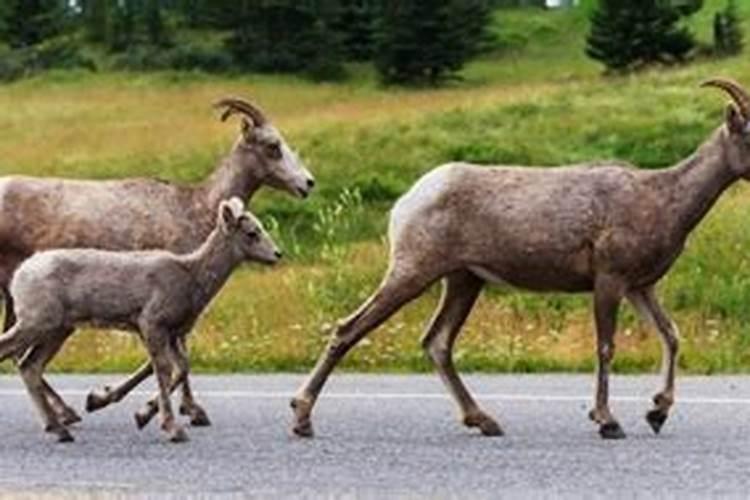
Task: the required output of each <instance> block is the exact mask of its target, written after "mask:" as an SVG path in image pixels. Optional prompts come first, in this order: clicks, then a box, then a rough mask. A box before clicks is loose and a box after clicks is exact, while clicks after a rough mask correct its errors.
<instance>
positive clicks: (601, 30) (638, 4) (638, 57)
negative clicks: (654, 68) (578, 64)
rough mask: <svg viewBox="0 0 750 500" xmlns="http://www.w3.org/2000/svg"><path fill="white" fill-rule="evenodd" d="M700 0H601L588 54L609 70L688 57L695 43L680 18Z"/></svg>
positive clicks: (588, 46)
mask: <svg viewBox="0 0 750 500" xmlns="http://www.w3.org/2000/svg"><path fill="white" fill-rule="evenodd" d="M701 5H702V3H701V2H696V1H695V0H693V1H690V2H686V1H683V2H679V3H670V2H668V1H665V0H600V1H599V5H598V7H597V8H596V10H595V11H594V13H593V15H592V18H591V30H590V32H589V34H588V36H587V39H586V42H587V45H586V54H587V55H588V56H589V57H591V58H593V59H596V60H597V61H600V62H601V63H603V64H604V65H605V66H606V67H607V68H608V69H609V70H615V71H623V70H630V69H636V68H639V67H642V66H645V65H648V64H651V63H655V62H660V63H666V64H669V63H674V62H680V61H683V60H685V58H686V57H687V55H688V54H689V52H690V51H691V50H692V49H693V47H694V46H695V41H694V39H693V36H692V34H691V33H690V31H688V29H687V28H685V27H683V26H680V25H679V21H680V18H681V17H683V16H684V15H689V14H691V13H693V12H695V11H696V9H699V8H700V7H701Z"/></svg>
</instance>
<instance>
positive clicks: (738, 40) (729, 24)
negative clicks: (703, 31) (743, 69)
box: [714, 0, 744, 56]
mask: <svg viewBox="0 0 750 500" xmlns="http://www.w3.org/2000/svg"><path fill="white" fill-rule="evenodd" d="M743 38H744V37H743V33H742V25H741V23H740V18H739V15H738V14H737V3H736V2H735V0H729V2H728V3H727V6H726V8H725V9H724V10H722V11H721V12H717V13H716V16H715V17H714V50H715V51H716V53H717V54H719V55H722V56H731V55H736V54H739V53H740V52H742V46H743V43H742V40H743Z"/></svg>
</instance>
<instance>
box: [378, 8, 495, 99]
mask: <svg viewBox="0 0 750 500" xmlns="http://www.w3.org/2000/svg"><path fill="white" fill-rule="evenodd" d="M382 3H383V8H382V9H383V10H382V12H381V14H380V16H379V20H378V29H377V43H376V56H375V64H376V66H377V69H378V71H379V73H380V76H381V79H382V80H383V81H384V82H385V83H397V84H408V83H411V84H414V83H416V84H429V85H435V84H437V83H439V82H441V81H443V80H445V79H447V78H451V77H454V76H455V74H456V72H458V71H459V70H460V69H461V68H462V67H463V65H464V64H465V63H466V62H467V61H468V60H469V59H470V58H472V57H474V56H475V55H476V54H477V53H478V51H479V49H480V47H481V42H482V40H483V39H484V33H485V28H486V26H487V24H488V23H489V15H490V9H489V6H488V4H487V2H485V1H483V0H467V1H460V0H449V1H445V0H442V1H441V0H425V1H416V0H412V1H399V0H385V1H384V2H382Z"/></svg>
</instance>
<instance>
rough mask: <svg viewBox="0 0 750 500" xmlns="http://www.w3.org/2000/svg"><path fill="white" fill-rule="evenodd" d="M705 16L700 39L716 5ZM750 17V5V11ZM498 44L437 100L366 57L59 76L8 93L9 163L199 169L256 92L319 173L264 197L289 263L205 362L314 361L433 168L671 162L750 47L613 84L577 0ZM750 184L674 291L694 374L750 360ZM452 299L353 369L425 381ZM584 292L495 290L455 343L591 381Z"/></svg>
mask: <svg viewBox="0 0 750 500" xmlns="http://www.w3.org/2000/svg"><path fill="white" fill-rule="evenodd" d="M707 4H708V5H707V7H706V9H707V11H706V13H704V14H702V15H701V16H699V17H698V18H696V19H694V20H692V21H691V23H692V24H693V25H694V27H695V29H696V30H697V31H698V33H700V34H701V37H702V39H703V40H704V41H706V40H707V38H706V34H707V33H709V30H708V26H710V20H711V16H710V15H709V14H710V12H708V11H709V10H711V9H714V8H715V6H716V5H721V4H723V2H721V1H713V0H712V1H709V2H707ZM744 12H745V14H750V9H747V8H745V9H744ZM495 29H496V31H497V33H498V36H499V37H500V40H501V44H500V47H499V48H498V50H497V51H495V52H493V53H491V54H488V55H486V56H484V57H483V58H481V59H480V60H478V61H476V62H474V63H472V64H470V65H469V66H468V67H467V69H466V70H465V73H464V76H465V80H464V81H463V82H461V83H457V84H454V85H451V86H449V87H448V88H444V89H438V90H426V89H422V90H397V89H383V88H380V87H378V86H377V84H376V83H375V81H374V77H373V74H372V72H371V70H370V69H368V68H366V67H363V66H357V67H354V68H353V70H354V71H355V72H356V76H355V78H353V79H352V80H351V81H348V82H344V83H338V84H326V85H315V84H312V83H310V82H307V81H305V80H302V79H298V78H294V77H281V76H258V75H250V76H244V77H233V78H216V77H209V76H205V75H200V74H180V73H161V74H117V73H102V74H93V75H90V74H85V73H52V74H47V75H44V76H41V77H37V78H34V79H31V80H27V81H22V82H18V83H15V84H12V85H9V86H4V87H0V109H3V113H2V115H0V132H1V133H0V174H8V173H27V174H31V175H45V176H47V175H57V176H69V177H86V178H97V179H101V178H117V177H125V176H136V175H148V176H159V177H163V178H167V179H170V180H174V181H179V182H193V181H196V180H198V179H201V178H203V177H204V176H205V175H207V173H208V172H210V170H211V169H212V168H213V165H214V164H215V162H216V160H217V159H218V158H219V157H220V155H221V154H222V153H223V152H225V151H226V150H227V149H228V147H229V145H230V143H231V141H232V139H233V137H234V135H235V134H236V132H237V131H236V125H234V124H230V125H227V124H222V123H220V122H219V121H218V120H217V119H216V116H215V115H212V113H211V110H210V106H209V104H210V102H211V101H213V100H214V99H216V98H217V97H219V96H222V95H225V94H239V95H246V96H251V97H252V98H253V99H254V100H256V101H257V102H259V103H260V104H262V106H263V107H264V108H266V109H267V111H268V113H269V114H270V116H271V117H272V118H273V121H274V122H275V123H276V124H277V125H278V126H279V127H280V128H281V129H282V130H284V132H285V134H286V135H287V138H288V140H289V142H290V143H292V144H293V145H294V146H295V147H296V148H298V149H299V150H300V152H301V154H302V156H303V157H304V159H305V161H306V162H307V163H308V164H309V166H310V168H311V170H312V171H313V172H314V173H315V175H316V177H317V178H318V181H319V189H318V190H317V192H316V193H315V195H314V196H312V197H311V198H310V200H309V201H306V202H304V203H302V202H299V201H296V200H292V199H290V198H289V197H287V196H285V195H283V194H278V193H273V192H270V191H264V192H262V193H260V194H259V195H258V197H257V198H256V199H255V200H254V201H253V209H254V210H255V211H256V212H258V213H259V214H260V215H261V216H262V217H263V218H264V219H265V220H266V221H267V222H268V223H269V226H270V227H272V229H273V232H274V234H275V235H276V237H277V239H278V240H279V242H280V243H281V244H282V246H283V247H284V248H285V249H286V252H287V254H288V255H289V259H287V262H286V263H285V264H283V265H282V266H279V267H278V268H276V269H273V270H268V269H262V268H258V267H252V266H251V267H248V268H245V269H243V270H241V271H240V272H238V273H237V274H236V275H235V276H234V277H233V278H232V280H231V281H230V283H229V284H228V286H227V287H226V289H225V290H224V291H223V292H222V293H221V295H220V296H219V298H218V299H217V301H216V302H215V303H214V304H213V306H212V307H211V308H210V310H209V311H208V313H207V314H206V315H205V317H204V318H203V320H202V321H201V322H200V324H199V325H198V327H197V329H196V332H195V333H194V335H193V338H192V341H191V342H192V358H193V365H194V367H195V368H196V369H197V370H202V371H223V370H238V371H239V370H242V371H247V370H255V371H261V370H263V371H266V370H270V371H273V370H285V371H306V370H307V369H309V368H310V367H311V365H312V364H313V363H314V360H315V358H316V357H317V355H318V353H319V352H320V350H321V349H322V348H323V346H324V345H325V342H326V340H327V334H328V332H329V331H330V329H331V326H332V325H333V324H335V322H336V320H337V319H338V318H341V317H344V316H346V315H347V314H349V313H350V312H351V311H352V310H353V309H355V308H356V307H357V306H358V305H359V304H360V303H361V301H363V300H364V299H365V298H366V297H367V295H368V294H369V293H371V292H372V291H373V290H374V289H375V287H376V286H377V284H378V282H379V280H380V278H381V276H382V273H383V271H384V269H385V266H386V264H387V262H386V255H387V249H386V246H385V242H384V240H383V236H384V234H385V226H386V223H387V213H388V209H389V207H390V205H391V204H392V203H393V201H394V200H395V199H396V198H397V197H398V196H399V195H400V194H401V193H402V192H404V191H405V190H406V189H407V188H408V187H409V186H410V185H411V184H412V183H413V182H414V181H415V180H416V179H417V178H418V177H419V176H420V175H422V174H424V173H425V172H427V171H428V170H430V169H431V168H433V167H434V166H436V165H438V164H440V163H443V162H447V161H452V160H465V161H474V162H481V163H516V164H528V165H540V166H543V165H557V164H564V163H575V162H579V161H585V160H591V159H602V158H619V159H622V160H627V161H630V162H633V163H636V164H638V165H639V166H641V167H643V168H661V167H664V166H667V165H670V164H672V163H674V162H676V161H677V160H679V159H680V158H682V157H684V156H685V155H687V154H689V153H690V152H691V151H693V150H694V149H695V148H696V147H697V146H698V145H699V144H700V142H701V141H702V140H703V139H704V138H705V137H706V136H707V135H708V133H709V132H710V131H711V130H712V129H713V128H714V127H716V126H718V125H719V123H720V120H721V117H722V113H723V106H724V103H725V101H726V99H725V98H724V97H722V96H721V95H720V94H718V93H716V92H714V91H707V90H701V89H698V87H697V84H698V83H699V82H700V81H702V80H703V79H705V78H707V77H709V76H713V75H717V74H721V75H729V76H733V77H735V78H737V79H739V80H741V81H745V82H750V66H748V65H747V63H746V62H745V59H744V56H743V57H740V58H734V59H725V60H718V61H703V62H698V63H695V64H692V65H689V66H684V67H680V68H673V69H669V70H666V69H664V70H659V71H657V70H653V71H648V72H645V73H642V74H639V75H634V76H629V77H619V78H604V77H602V76H601V75H600V73H601V68H599V67H598V66H597V65H596V64H594V63H593V62H591V61H589V60H587V59H586V58H585V57H584V56H583V54H582V48H583V43H584V42H583V39H584V34H585V29H586V17H585V14H584V13H583V12H582V11H559V12H544V11H535V10H511V11H501V12H498V13H497V16H496V19H495ZM748 221H750V190H748V188H747V187H746V186H737V187H735V188H733V189H731V190H730V191H729V192H728V193H727V194H726V195H725V196H724V197H723V198H722V200H721V201H720V202H719V204H718V205H717V206H716V207H715V209H714V210H713V211H712V212H711V214H710V215H709V217H708V218H707V219H706V220H705V221H704V223H703V224H702V225H701V226H700V227H699V228H698V230H697V231H696V232H695V234H694V236H693V237H692V238H691V240H690V242H689V245H688V248H687V249H686V251H685V254H684V255H683V257H682V258H681V259H680V260H679V261H678V263H677V264H676V266H675V268H674V269H673V271H672V272H671V273H670V275H669V276H668V278H667V279H665V280H664V282H663V284H662V285H661V287H660V294H661V295H662V297H663V298H664V301H665V303H666V305H667V307H668V308H669V309H670V310H671V311H672V312H673V313H674V317H675V319H676V321H677V323H678V324H679V325H680V327H681V330H682V334H683V337H684V349H683V355H682V358H681V367H682V369H683V370H684V371H689V372H694V373H712V372H716V371H748V369H750V349H747V347H748V344H750V308H748V307H746V304H749V303H750V269H748V267H749V265H748V259H747V257H746V253H747V252H750V222H748ZM437 295H438V290H437V289H435V290H431V291H430V292H429V293H427V294H426V295H425V297H423V298H421V299H419V300H417V301H416V302H415V303H414V304H413V305H410V306H409V307H407V308H405V309H404V310H403V311H402V312H400V313H399V314H397V315H396V316H395V317H394V318H392V320H391V321H389V322H388V323H387V324H386V325H384V326H383V327H382V328H381V329H380V330H379V331H378V332H377V333H376V334H374V335H372V336H371V337H369V338H368V339H367V340H366V341H365V342H363V344H362V345H361V347H358V348H357V349H356V350H354V351H353V352H352V353H351V355H350V356H349V357H348V358H347V360H346V361H345V363H344V365H345V367H346V368H347V369H351V370H372V371H380V370H389V371H425V370H428V369H429V365H428V364H427V362H426V361H425V359H424V356H423V354H422V352H421V350H420V348H419V342H418V339H419V336H420V335H421V331H422V329H423V327H424V325H425V323H426V322H427V320H428V319H429V317H430V315H431V313H432V309H433V308H434V307H435V305H436V301H437ZM589 309H590V306H589V301H588V298H587V297H586V296H566V295H554V294H551V295H534V294H529V293H520V292H516V291H512V290H507V289H491V290H488V291H487V292H486V293H485V294H484V297H483V298H482V299H481V300H480V303H479V304H478V305H477V307H476V309H475V311H474V313H473V314H472V317H471V318H470V320H469V322H468V324H467V325H466V327H465V332H464V334H463V336H462V337H461V340H460V342H459V344H458V346H457V359H458V363H459V365H460V367H461V369H463V370H485V371H494V370H500V371H516V372H533V371H548V370H572V371H589V370H591V368H592V366H593V358H592V353H593V342H592V333H591V319H590V310H589ZM142 359H143V354H142V350H141V349H140V347H139V345H138V342H137V340H135V339H134V338H133V337H132V336H128V335H124V334H116V333H110V332H94V331H85V332H82V333H80V334H78V335H77V336H76V337H75V338H74V339H72V340H71V341H70V342H69V344H68V345H67V346H66V348H65V350H64V352H63V353H62V355H61V356H60V357H59V359H58V360H57V361H56V363H55V368H56V369H58V370H62V371H122V370H127V369H130V368H133V367H134V366H136V365H137V364H138V363H139V362H140V361H141V360H142ZM658 364H659V346H658V343H657V342H656V336H655V334H654V333H653V332H651V331H650V330H649V329H648V328H647V327H646V326H644V325H643V324H641V323H640V322H638V321H637V320H636V319H635V317H634V315H633V313H632V312H631V311H630V310H629V309H627V308H626V309H625V312H624V314H623V317H622V321H621V329H620V333H619V335H618V355H617V361H616V369H617V370H618V371H627V372H640V371H648V370H655V369H656V368H657V367H658Z"/></svg>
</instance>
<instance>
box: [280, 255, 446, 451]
mask: <svg viewBox="0 0 750 500" xmlns="http://www.w3.org/2000/svg"><path fill="white" fill-rule="evenodd" d="M437 278H439V276H432V275H427V274H426V273H419V272H410V273H403V272H399V271H397V270H391V271H390V272H389V273H388V275H387V276H386V279H385V281H384V282H383V284H382V285H381V286H380V288H379V289H378V291H377V292H376V293H375V294H374V295H372V296H371V297H370V298H369V299H368V300H367V301H366V302H365V303H364V304H363V305H362V306H361V307H360V308H359V309H358V310H357V311H356V312H355V313H354V314H353V315H351V316H350V317H348V318H347V319H345V320H344V321H343V322H342V323H340V324H339V325H338V327H337V328H336V330H335V331H334V333H333V335H332V336H331V339H330V341H329V343H328V346H327V347H326V349H325V350H324V351H323V353H322V355H321V357H320V359H319V360H318V363H317V365H316V366H315V368H314V369H313V371H312V373H311V374H310V377H309V378H308V379H307V381H306V382H305V383H304V384H303V385H302V387H301V388H300V389H299V390H298V391H297V395H296V396H295V397H294V398H293V399H292V402H291V406H292V409H293V410H294V416H295V419H294V426H293V428H292V430H293V432H294V433H295V434H296V435H298V436H301V437H312V435H313V429H312V424H311V422H310V414H311V413H312V409H313V407H314V405H315V401H316V400H317V398H318V395H319V394H320V391H321V389H322V388H323V385H324V384H325V382H326V379H327V378H328V376H329V375H330V373H331V372H332V371H333V369H334V367H335V366H336V364H338V362H339V361H340V360H341V358H343V357H344V355H346V353H347V352H349V350H350V349H351V348H352V347H354V346H355V345H356V344H357V342H359V341H360V340H361V339H363V338H364V337H365V336H366V335H367V334H368V333H370V332H371V331H372V330H374V329H375V328H377V327H378V326H379V325H380V324H382V323H383V322H384V321H385V320H387V319H388V318H389V317H390V316H391V315H392V314H393V313H395V312H396V311H398V310H399V309H400V308H401V307H402V306H403V305H404V304H406V303H407V302H409V301H411V300H412V299H414V298H416V297H417V296H418V295H420V294H421V293H422V292H423V291H424V290H425V288H426V287H427V286H428V285H429V284H430V283H432V282H433V281H434V280H435V279H437Z"/></svg>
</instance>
